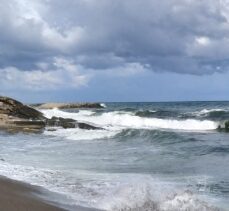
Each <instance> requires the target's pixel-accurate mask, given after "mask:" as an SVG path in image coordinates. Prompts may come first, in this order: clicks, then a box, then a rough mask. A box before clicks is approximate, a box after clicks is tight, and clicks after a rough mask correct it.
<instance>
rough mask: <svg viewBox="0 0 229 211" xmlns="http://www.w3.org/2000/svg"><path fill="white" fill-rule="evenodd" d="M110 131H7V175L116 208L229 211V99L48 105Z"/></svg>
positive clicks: (3, 153)
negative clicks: (227, 124)
mask: <svg viewBox="0 0 229 211" xmlns="http://www.w3.org/2000/svg"><path fill="white" fill-rule="evenodd" d="M41 111H42V112H43V113H44V115H45V116H47V117H52V116H59V117H66V118H73V119H76V120H80V121H84V122H88V123H93V124H95V125H98V126H100V127H102V128H103V130H81V129H61V128H56V129H57V130H56V131H48V130H47V131H44V133H42V134H23V133H19V134H7V133H5V132H0V144H1V147H0V175H5V176H8V177H10V178H12V179H17V180H21V181H25V182H28V183H31V184H35V185H39V186H42V187H44V188H46V189H48V190H50V191H52V192H56V193H60V194H62V196H63V201H62V203H66V204H69V205H81V206H85V207H92V208H98V209H103V210H109V211H118V210H121V211H125V210H128V211H132V210H133V211H151V210H157V211H179V210H182V211H205V210H206V211H211V210H229V133H224V132H218V131H217V130H216V128H217V126H218V125H219V124H221V123H223V122H224V121H225V120H229V102H179V103H105V104H104V108H103V109H84V110H77V109H71V110H58V109H52V110H41Z"/></svg>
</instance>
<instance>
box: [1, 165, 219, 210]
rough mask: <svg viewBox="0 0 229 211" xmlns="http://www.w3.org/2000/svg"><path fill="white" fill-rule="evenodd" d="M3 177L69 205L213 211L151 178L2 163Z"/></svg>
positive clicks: (174, 186)
mask: <svg viewBox="0 0 229 211" xmlns="http://www.w3.org/2000/svg"><path fill="white" fill-rule="evenodd" d="M0 174H1V175H4V176H7V177H10V178H12V179H17V180H21V181H25V182H28V183H31V184H34V185H39V186H42V187H45V188H47V189H48V190H50V191H53V192H56V193H60V194H64V195H65V196H66V197H67V199H68V201H65V203H68V204H75V205H82V206H87V207H93V208H98V209H103V210H108V211H122V210H123V211H124V210H128V211H139V210H141V211H151V210H152V211H154V210H157V211H174V210H180V211H186V210H190V211H200V210H201V211H213V210H216V209H215V208H213V207H211V206H210V205H208V204H207V203H206V202H204V201H201V200H199V199H198V197H197V196H196V195H194V194H193V193H191V192H190V191H185V190H182V189H177V186H176V184H174V183H169V182H164V181H162V180H159V179H157V178H153V177H152V176H150V175H144V174H142V175H139V174H108V173H107V174H102V173H95V172H89V171H81V170H77V171H63V170H62V171H58V170H49V169H41V168H35V167H30V166H21V165H12V164H9V163H6V162H0Z"/></svg>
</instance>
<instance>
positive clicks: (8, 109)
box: [0, 96, 44, 120]
mask: <svg viewBox="0 0 229 211" xmlns="http://www.w3.org/2000/svg"><path fill="white" fill-rule="evenodd" d="M0 114H6V115H8V116H13V117H18V118H23V119H33V120H43V119H44V116H43V114H42V113H41V112H39V111H37V110H35V109H34V108H31V107H29V106H26V105H23V104H22V103H21V102H19V101H17V100H14V99H12V98H8V97H1V96H0Z"/></svg>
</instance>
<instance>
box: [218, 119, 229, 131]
mask: <svg viewBox="0 0 229 211" xmlns="http://www.w3.org/2000/svg"><path fill="white" fill-rule="evenodd" d="M217 130H218V131H219V132H227V133H228V132H229V120H228V121H225V122H224V124H223V125H219V126H218V128H217Z"/></svg>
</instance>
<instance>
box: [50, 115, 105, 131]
mask: <svg viewBox="0 0 229 211" xmlns="http://www.w3.org/2000/svg"><path fill="white" fill-rule="evenodd" d="M46 125H47V126H49V127H50V126H51V127H52V126H53V127H63V128H80V129H86V130H97V129H102V128H99V127H96V126H93V125H91V124H87V123H83V122H78V121H76V120H74V119H70V118H67V119H66V118H61V117H52V118H51V119H47V120H46Z"/></svg>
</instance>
